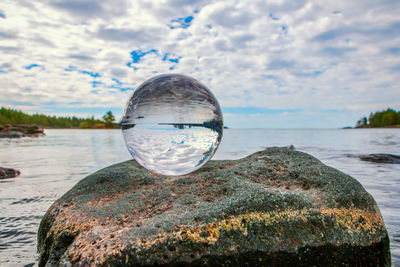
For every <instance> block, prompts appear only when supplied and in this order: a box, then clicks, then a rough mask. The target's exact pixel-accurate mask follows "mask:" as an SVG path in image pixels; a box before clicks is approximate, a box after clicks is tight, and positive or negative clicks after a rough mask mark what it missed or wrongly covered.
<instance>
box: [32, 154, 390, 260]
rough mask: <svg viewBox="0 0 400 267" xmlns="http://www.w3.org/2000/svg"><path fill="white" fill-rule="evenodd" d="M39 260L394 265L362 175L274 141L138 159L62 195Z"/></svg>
mask: <svg viewBox="0 0 400 267" xmlns="http://www.w3.org/2000/svg"><path fill="white" fill-rule="evenodd" d="M38 251H39V253H40V262H39V263H40V265H42V266H44V265H46V264H47V265H63V264H65V265H68V264H71V263H72V264H82V265H84V264H95V265H108V264H109V265H111V266H113V265H116V266H120V265H135V266H136V265H137V266H141V265H142V266H143V265H166V266H168V265H170V266H174V265H180V266H185V265H191V266H192V265H194V266H196V265H225V266H235V265H236V266H243V265H251V266H252V265H259V266H268V265H278V266H279V265H290V264H297V265H321V264H322V263H323V264H324V265H357V266H362V265H373V266H376V265H381V266H385V265H390V251H389V239H388V235H387V231H386V228H385V226H384V223H383V220H382V217H381V214H380V212H379V209H378V207H377V205H376V203H375V201H374V199H373V198H372V197H371V195H370V194H368V193H367V192H366V191H365V189H364V188H363V187H362V186H361V184H360V183H359V182H357V181H356V180H355V179H354V178H352V177H350V176H348V175H346V174H344V173H342V172H340V171H338V170H335V169H333V168H331V167H328V166H326V165H324V164H322V163H321V162H320V161H318V160H317V159H315V158H314V157H312V156H310V155H307V154H305V153H302V152H299V151H295V150H292V149H287V148H267V149H265V150H263V151H260V152H257V153H254V154H252V155H250V156H248V157H246V158H243V159H240V160H215V161H209V162H208V163H207V164H205V165H204V166H203V167H202V168H201V169H199V170H197V171H196V172H194V173H191V174H188V175H184V176H178V177H168V176H159V175H156V174H153V173H151V172H148V171H147V170H146V169H144V168H142V167H140V166H139V165H138V164H137V163H136V162H135V161H134V160H131V161H126V162H123V163H120V164H116V165H113V166H110V167H108V168H105V169H102V170H100V171H98V172H96V173H94V174H92V175H89V176H88V177H86V178H85V179H83V180H81V181H80V182H79V183H78V184H77V185H76V186H75V187H73V188H72V189H71V190H70V191H68V192H67V193H66V194H65V195H64V196H62V197H61V198H60V199H59V200H57V201H56V202H55V203H54V204H53V205H52V206H51V207H50V209H49V210H48V211H47V213H46V214H45V216H44V217H43V219H42V222H41V225H40V228H39V233H38Z"/></svg>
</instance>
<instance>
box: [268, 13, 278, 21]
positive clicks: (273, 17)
mask: <svg viewBox="0 0 400 267" xmlns="http://www.w3.org/2000/svg"><path fill="white" fill-rule="evenodd" d="M269 17H270V18H271V19H272V20H279V18H278V17H277V16H275V15H274V14H272V13H269Z"/></svg>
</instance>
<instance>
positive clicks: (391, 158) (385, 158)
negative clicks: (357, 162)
mask: <svg viewBox="0 0 400 267" xmlns="http://www.w3.org/2000/svg"><path fill="white" fill-rule="evenodd" d="M360 159H361V160H363V161H370V162H375V163H390V164H399V163H400V155H393V154H370V155H361V156H360Z"/></svg>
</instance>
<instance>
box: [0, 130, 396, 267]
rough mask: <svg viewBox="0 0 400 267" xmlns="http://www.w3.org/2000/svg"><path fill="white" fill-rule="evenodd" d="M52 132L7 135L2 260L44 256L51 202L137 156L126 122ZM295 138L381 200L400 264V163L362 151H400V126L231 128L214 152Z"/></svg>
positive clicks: (230, 155)
mask: <svg viewBox="0 0 400 267" xmlns="http://www.w3.org/2000/svg"><path fill="white" fill-rule="evenodd" d="M46 134H47V135H46V136H45V137H40V138H25V139H0V166H3V167H10V168H15V169H18V170H20V171H21V172H22V174H21V175H20V176H19V177H18V178H15V179H7V180H0V266H7V265H10V266H16V265H17V266H18V265H25V264H35V263H36V258H37V255H36V233H37V228H38V225H39V222H40V219H41V217H42V216H43V214H44V213H45V212H46V210H47V209H48V208H49V207H50V205H51V204H52V203H53V202H54V201H55V200H56V199H57V198H59V197H60V196H62V195H63V194H64V193H65V192H66V191H68V190H69V189H70V188H71V187H72V186H73V185H74V184H76V183H77V182H78V181H79V180H80V179H82V178H84V177H85V176H86V175H88V174H90V173H92V172H94V171H96V170H99V169H101V168H104V167H106V166H108V165H111V164H114V163H118V162H121V161H124V160H128V159H130V158H131V156H130V154H129V152H128V150H127V149H126V146H125V144H124V142H123V138H122V135H121V131H119V130H46ZM288 145H294V146H295V148H296V149H297V150H300V151H304V152H307V153H309V154H311V155H313V156H315V157H317V158H318V159H320V160H321V161H322V162H324V163H325V164H327V165H329V166H332V167H335V168H337V169H339V170H341V171H343V172H345V173H347V174H350V175H351V176H353V177H354V178H356V179H357V180H358V181H360V182H361V184H362V185H363V186H364V187H365V188H366V189H367V191H368V192H369V193H371V194H372V195H373V197H374V198H375V200H376V201H377V203H378V205H379V207H380V210H381V212H382V215H383V218H384V220H385V224H386V227H387V229H388V231H389V236H390V239H391V252H392V261H393V264H394V265H400V205H399V204H398V203H400V165H395V164H375V163H370V162H363V161H360V160H359V159H358V158H357V155H360V154H369V153H393V154H399V153H400V152H399V151H400V129H356V130H355V129H353V130H339V129H338V130H298V129H297V130H271V129H251V130H249V129H228V130H224V137H223V139H222V142H221V145H220V147H219V149H218V150H217V153H216V154H215V156H214V158H213V159H238V158H241V157H244V156H247V155H249V154H250V153H252V152H255V151H258V150H260V149H263V148H264V147H267V146H288Z"/></svg>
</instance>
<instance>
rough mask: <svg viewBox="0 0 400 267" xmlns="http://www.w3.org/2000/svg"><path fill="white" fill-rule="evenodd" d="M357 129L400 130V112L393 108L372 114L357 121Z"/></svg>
mask: <svg viewBox="0 0 400 267" xmlns="http://www.w3.org/2000/svg"><path fill="white" fill-rule="evenodd" d="M355 128H400V111H396V110H394V109H392V108H388V109H387V110H383V111H377V112H375V113H373V112H372V113H371V114H370V115H369V117H368V118H367V117H363V118H361V119H360V120H358V121H357V124H356V127H355Z"/></svg>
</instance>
